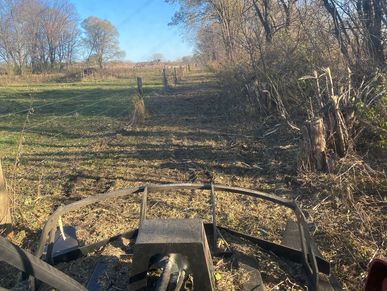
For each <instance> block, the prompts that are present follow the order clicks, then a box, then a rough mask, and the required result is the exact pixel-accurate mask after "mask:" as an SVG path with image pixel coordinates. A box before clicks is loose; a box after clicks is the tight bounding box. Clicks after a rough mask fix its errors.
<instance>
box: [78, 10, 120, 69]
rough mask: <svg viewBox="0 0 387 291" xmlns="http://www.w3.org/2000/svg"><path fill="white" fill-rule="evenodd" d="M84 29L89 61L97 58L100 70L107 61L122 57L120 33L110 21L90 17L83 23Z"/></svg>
mask: <svg viewBox="0 0 387 291" xmlns="http://www.w3.org/2000/svg"><path fill="white" fill-rule="evenodd" d="M82 28H83V30H84V39H83V41H84V44H85V47H86V49H87V50H88V59H90V57H92V56H93V57H95V58H96V60H97V63H98V65H99V67H100V68H102V67H103V64H104V63H105V62H106V61H108V60H111V59H114V58H118V57H121V56H122V51H121V50H120V48H119V41H118V36H119V34H118V31H117V29H116V28H115V27H114V26H113V24H112V23H111V22H110V21H109V20H104V19H100V18H98V17H94V16H92V17H88V18H86V19H85V20H84V21H83V22H82Z"/></svg>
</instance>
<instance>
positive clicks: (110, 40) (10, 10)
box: [0, 0, 122, 74]
mask: <svg viewBox="0 0 387 291" xmlns="http://www.w3.org/2000/svg"><path fill="white" fill-rule="evenodd" d="M118 37H119V34H118V31H117V29H116V28H115V27H114V26H113V25H112V23H111V22H110V21H108V20H103V19H99V18H97V17H89V18H87V19H85V20H83V21H82V23H80V20H79V16H78V14H77V11H76V9H75V7H74V5H73V4H72V3H71V2H69V1H67V0H52V1H43V0H0V62H3V63H5V64H6V65H7V67H8V68H9V69H10V71H13V72H14V73H16V74H23V73H24V72H25V71H26V70H29V71H31V72H33V73H41V72H47V71H54V70H62V69H64V68H65V67H66V66H67V65H70V64H72V63H74V61H76V60H78V59H80V58H81V57H82V56H83V57H84V58H85V59H86V60H88V61H93V62H95V63H97V64H98V65H99V66H100V67H102V66H103V63H104V62H106V61H108V60H110V59H112V58H117V57H120V56H122V52H121V51H120V49H119V42H118Z"/></svg>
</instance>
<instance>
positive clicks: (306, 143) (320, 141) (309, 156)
mask: <svg viewBox="0 0 387 291" xmlns="http://www.w3.org/2000/svg"><path fill="white" fill-rule="evenodd" d="M302 136H303V139H302V144H301V152H300V156H299V168H300V169H301V170H304V171H314V170H317V171H324V172H327V171H329V166H328V159H327V154H326V142H325V129H324V121H323V119H322V118H316V119H314V120H311V121H309V120H308V121H306V122H305V125H304V127H303V128H302Z"/></svg>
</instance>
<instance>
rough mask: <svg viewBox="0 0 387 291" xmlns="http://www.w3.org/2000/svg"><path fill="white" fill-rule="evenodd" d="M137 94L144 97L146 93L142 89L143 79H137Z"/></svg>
mask: <svg viewBox="0 0 387 291" xmlns="http://www.w3.org/2000/svg"><path fill="white" fill-rule="evenodd" d="M137 92H138V95H140V96H141V97H144V91H143V89H142V78H141V77H137Z"/></svg>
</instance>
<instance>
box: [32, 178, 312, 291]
mask: <svg viewBox="0 0 387 291" xmlns="http://www.w3.org/2000/svg"><path fill="white" fill-rule="evenodd" d="M174 189H187V190H208V191H211V190H212V191H214V190H217V191H223V192H230V193H235V194H241V195H246V196H250V197H253V198H257V199H263V200H266V201H270V202H273V203H276V204H279V205H281V206H284V207H287V208H290V209H292V210H293V212H294V213H295V215H296V217H297V222H298V225H299V230H300V239H301V249H302V252H303V255H304V265H305V267H306V270H307V273H308V275H309V277H311V278H312V281H313V282H312V284H313V285H314V286H316V284H317V283H318V272H319V271H318V266H317V262H316V255H315V252H314V250H313V246H312V240H311V237H310V234H309V231H308V226H307V223H306V219H305V216H304V214H303V212H302V211H301V209H300V208H299V207H298V205H297V203H296V202H295V201H293V200H289V199H285V198H282V197H278V196H276V195H274V194H270V193H265V192H261V191H256V190H250V189H244V188H239V187H230V186H225V185H218V184H191V183H183V184H159V185H144V186H139V187H133V188H127V189H123V190H119V191H113V192H109V193H106V194H97V195H95V196H91V197H88V198H85V199H83V200H80V201H77V202H74V203H72V204H69V205H66V206H61V207H59V208H58V209H57V210H56V211H55V212H54V213H53V214H52V215H51V216H50V217H49V218H48V220H47V223H46V224H45V226H44V228H43V231H42V234H41V237H40V242H39V246H38V249H37V251H36V252H35V255H36V256H37V257H39V258H40V257H41V256H42V254H43V251H44V247H45V246H46V245H47V242H48V241H49V240H50V238H49V235H50V234H51V233H52V232H55V231H56V228H57V223H58V219H59V217H60V216H62V215H64V214H66V213H69V212H72V211H75V210H78V209H80V208H83V207H86V206H88V205H91V204H94V203H97V202H101V201H105V200H108V199H113V198H120V197H121V198H122V197H126V196H129V195H132V194H136V193H143V194H144V192H145V194H146V195H148V194H149V193H151V192H158V191H167V190H174ZM143 198H144V196H143Z"/></svg>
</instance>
